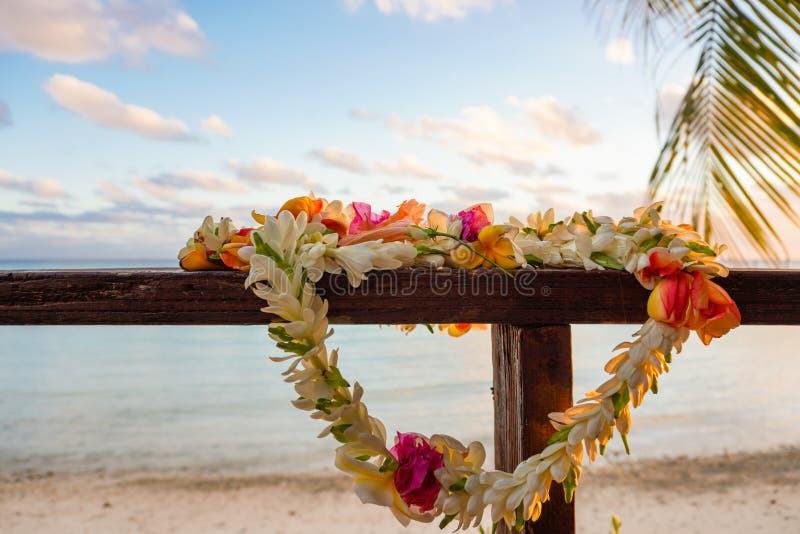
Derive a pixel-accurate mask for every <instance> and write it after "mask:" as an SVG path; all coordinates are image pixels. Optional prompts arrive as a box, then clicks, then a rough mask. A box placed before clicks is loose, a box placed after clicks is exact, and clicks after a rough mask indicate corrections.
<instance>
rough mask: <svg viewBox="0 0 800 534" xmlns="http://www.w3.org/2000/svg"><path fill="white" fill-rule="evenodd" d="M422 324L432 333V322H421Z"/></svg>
mask: <svg viewBox="0 0 800 534" xmlns="http://www.w3.org/2000/svg"><path fill="white" fill-rule="evenodd" d="M422 326H424V327H425V328H427V329H428V332H430V333H431V334H433V325H432V324H430V323H422Z"/></svg>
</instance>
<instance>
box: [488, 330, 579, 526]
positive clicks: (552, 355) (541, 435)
mask: <svg viewBox="0 0 800 534" xmlns="http://www.w3.org/2000/svg"><path fill="white" fill-rule="evenodd" d="M492 363H493V366H494V425H495V426H494V444H495V445H494V449H495V451H494V454H495V466H496V467H497V468H499V469H502V470H504V471H513V470H514V468H515V467H516V466H517V465H518V464H519V463H520V462H521V461H522V460H524V459H525V458H528V457H529V456H531V455H533V454H536V453H538V452H540V451H541V450H542V449H544V448H545V447H546V446H547V440H548V439H549V438H550V436H551V435H552V434H553V427H552V426H550V423H549V422H548V421H549V418H548V416H547V414H549V413H550V412H556V411H563V410H565V409H567V408H568V407H569V406H571V405H572V341H571V336H570V327H569V325H547V326H540V325H531V326H524V325H523V326H520V325H509V324H501V325H494V326H493V327H492ZM500 531H501V532H505V533H507V532H508V530H506V529H505V527H502V528H501V529H500ZM534 531H535V532H547V533H552V534H562V533H563V534H567V533H574V532H575V501H574V500H573V502H572V503H570V504H567V503H566V502H564V493H563V491H562V489H561V486H560V485H558V484H554V485H553V487H552V488H551V490H550V501H548V502H547V503H545V505H544V506H543V508H542V516H541V517H540V518H539V520H538V521H536V522H535V523H533V524H529V525H526V527H525V532H526V533H532V532H534Z"/></svg>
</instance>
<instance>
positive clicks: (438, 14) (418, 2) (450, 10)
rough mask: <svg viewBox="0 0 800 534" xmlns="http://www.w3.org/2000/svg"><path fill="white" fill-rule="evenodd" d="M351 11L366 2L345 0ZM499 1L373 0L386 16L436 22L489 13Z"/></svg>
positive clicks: (362, 0)
mask: <svg viewBox="0 0 800 534" xmlns="http://www.w3.org/2000/svg"><path fill="white" fill-rule="evenodd" d="M344 3H345V7H347V9H348V10H350V11H356V10H358V9H360V8H361V7H362V6H363V4H364V0H344ZM499 3H500V1H498V0H373V4H374V5H375V8H376V9H377V10H378V11H380V12H381V13H383V14H384V15H393V14H397V13H403V14H405V15H406V16H408V17H409V18H412V19H420V20H424V21H426V22H434V21H437V20H439V19H446V18H449V19H462V18H464V17H466V16H467V15H468V14H469V12H470V11H473V10H476V9H482V10H485V11H488V10H490V9H492V7H494V6H495V5H496V4H499Z"/></svg>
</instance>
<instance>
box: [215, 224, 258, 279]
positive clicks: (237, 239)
mask: <svg viewBox="0 0 800 534" xmlns="http://www.w3.org/2000/svg"><path fill="white" fill-rule="evenodd" d="M252 231H253V229H252V228H242V229H241V230H239V231H238V232H236V233H235V234H233V235H232V236H231V240H230V242H229V243H226V244H224V245H222V247H221V248H220V249H219V259H221V260H222V263H224V264H225V265H226V266H228V267H230V268H231V269H236V270H238V271H249V270H250V263H249V262H247V261H245V260H243V259H242V258H240V257H239V249H240V248H242V247H246V246H250V245H252V244H253V243H252V242H251V241H250V233H251V232H252Z"/></svg>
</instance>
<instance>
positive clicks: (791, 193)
mask: <svg viewBox="0 0 800 534" xmlns="http://www.w3.org/2000/svg"><path fill="white" fill-rule="evenodd" d="M605 3H607V2H605ZM624 3H625V4H627V5H626V6H625V8H624V9H625V11H626V13H627V15H626V17H627V18H626V19H625V20H626V21H627V22H626V23H627V24H631V23H632V22H631V21H633V20H634V18H635V17H638V19H639V22H638V24H639V26H638V28H639V31H641V32H643V33H644V34H646V35H651V36H652V35H653V34H654V29H653V28H655V27H659V28H662V30H663V28H667V31H674V32H676V33H677V34H681V32H683V33H682V36H683V39H685V40H686V41H687V43H688V44H689V48H690V49H695V50H698V51H699V54H698V59H697V63H696V65H695V70H694V77H693V79H692V81H691V83H690V84H689V87H688V89H687V91H686V94H685V95H684V97H683V100H682V102H681V104H680V107H679V109H678V111H677V114H676V116H675V117H674V119H673V121H672V123H671V125H670V127H669V129H668V131H667V133H666V137H665V140H664V144H663V145H662V148H661V152H660V154H659V156H658V159H657V161H656V163H655V165H654V167H653V171H652V174H651V176H650V191H651V194H652V195H654V196H658V197H660V198H665V199H666V200H667V202H668V204H669V205H670V206H671V208H672V211H673V212H676V213H679V214H681V215H684V216H690V217H691V220H692V222H693V224H694V225H695V227H696V228H697V229H698V230H699V231H701V232H702V233H703V234H704V235H705V237H706V238H707V239H709V240H711V239H713V238H722V239H725V240H729V241H731V242H736V240H735V239H732V238H735V237H737V236H738V235H743V236H745V237H746V238H747V240H748V241H749V243H750V245H751V246H752V247H753V248H754V249H755V250H756V251H758V252H759V253H760V254H761V255H762V257H763V258H765V259H767V260H768V261H770V262H771V263H778V262H779V261H780V260H781V259H782V258H784V257H785V256H786V250H785V247H784V246H783V242H782V239H781V235H780V232H779V230H778V229H777V228H776V226H775V225H774V224H773V221H774V220H775V215H776V214H779V215H780V216H783V217H786V218H787V219H788V220H789V221H791V222H792V223H794V224H795V225H800V215H798V211H797V207H796V205H797V199H798V198H800V74H799V72H800V68H799V66H798V58H799V57H800V55H798V50H797V43H798V42H800V4H798V2H794V1H788V0H627V1H626V2H624ZM617 4H618V2H617ZM642 13H644V14H642ZM651 39H652V38H651Z"/></svg>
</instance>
